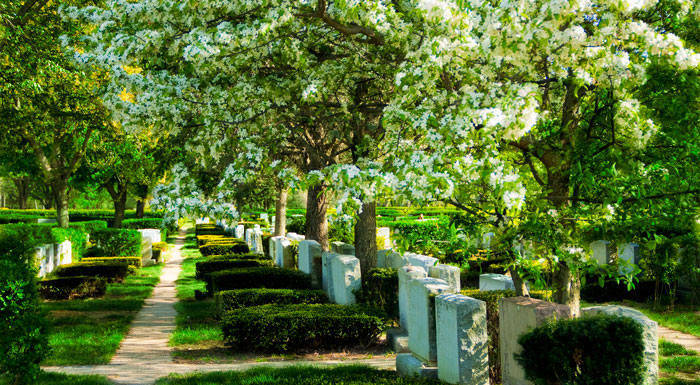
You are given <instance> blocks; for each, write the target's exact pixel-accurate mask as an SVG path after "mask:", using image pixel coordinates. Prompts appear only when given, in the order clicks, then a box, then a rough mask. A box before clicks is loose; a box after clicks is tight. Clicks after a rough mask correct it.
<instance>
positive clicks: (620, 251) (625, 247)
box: [617, 243, 640, 274]
mask: <svg viewBox="0 0 700 385" xmlns="http://www.w3.org/2000/svg"><path fill="white" fill-rule="evenodd" d="M617 258H618V259H620V260H623V261H625V262H626V264H627V265H628V266H620V274H627V273H629V272H631V271H632V266H629V265H632V264H634V265H638V264H639V258H640V254H639V245H638V244H636V243H623V244H621V245H620V246H619V247H618V248H617Z"/></svg>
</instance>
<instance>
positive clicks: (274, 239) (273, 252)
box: [269, 236, 283, 261]
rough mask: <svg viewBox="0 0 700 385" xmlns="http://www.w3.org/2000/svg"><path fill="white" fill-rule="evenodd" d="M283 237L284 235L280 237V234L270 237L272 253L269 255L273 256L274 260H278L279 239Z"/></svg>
mask: <svg viewBox="0 0 700 385" xmlns="http://www.w3.org/2000/svg"><path fill="white" fill-rule="evenodd" d="M282 238H283V237H279V236H277V237H270V240H269V242H270V255H269V257H270V258H272V260H273V261H277V250H276V246H277V241H278V240H279V239H282Z"/></svg>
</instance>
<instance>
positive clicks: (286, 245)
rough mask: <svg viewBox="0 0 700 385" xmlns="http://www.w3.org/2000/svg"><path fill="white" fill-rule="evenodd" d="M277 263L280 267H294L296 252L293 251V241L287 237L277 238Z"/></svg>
mask: <svg viewBox="0 0 700 385" xmlns="http://www.w3.org/2000/svg"><path fill="white" fill-rule="evenodd" d="M275 253H276V254H275V264H276V265H277V266H279V267H284V268H287V269H291V268H293V267H294V254H293V253H292V241H290V240H289V239H287V238H285V237H279V238H278V239H276V240H275Z"/></svg>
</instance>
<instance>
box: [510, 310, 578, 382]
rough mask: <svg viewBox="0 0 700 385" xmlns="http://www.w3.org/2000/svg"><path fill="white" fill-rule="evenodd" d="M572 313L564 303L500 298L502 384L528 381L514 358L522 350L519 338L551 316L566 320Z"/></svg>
mask: <svg viewBox="0 0 700 385" xmlns="http://www.w3.org/2000/svg"><path fill="white" fill-rule="evenodd" d="M571 316H572V315H571V311H570V309H569V308H568V307H566V306H565V305H560V304H555V303H551V302H546V301H542V300H539V299H534V298H529V297H511V298H501V300H500V301H499V314H498V328H499V340H500V356H501V375H502V376H503V385H522V384H529V382H527V381H525V372H524V371H523V369H522V368H521V367H520V365H519V364H518V363H517V362H516V361H515V357H514V354H517V353H520V352H521V351H522V347H521V346H520V344H519V343H518V337H520V335H522V334H523V333H525V332H527V331H528V330H530V329H532V328H534V327H536V326H539V325H541V324H542V323H544V322H545V321H546V320H548V319H550V318H556V319H566V318H571Z"/></svg>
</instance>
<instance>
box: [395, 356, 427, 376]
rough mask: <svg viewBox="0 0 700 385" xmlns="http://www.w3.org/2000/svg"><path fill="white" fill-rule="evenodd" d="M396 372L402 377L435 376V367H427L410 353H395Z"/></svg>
mask: <svg viewBox="0 0 700 385" xmlns="http://www.w3.org/2000/svg"><path fill="white" fill-rule="evenodd" d="M396 374H398V375H399V376H402V377H415V376H418V377H425V378H437V368H435V367H427V366H426V365H425V364H424V363H423V361H421V360H420V359H418V358H416V357H414V356H413V355H412V354H411V353H403V354H397V355H396Z"/></svg>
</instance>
